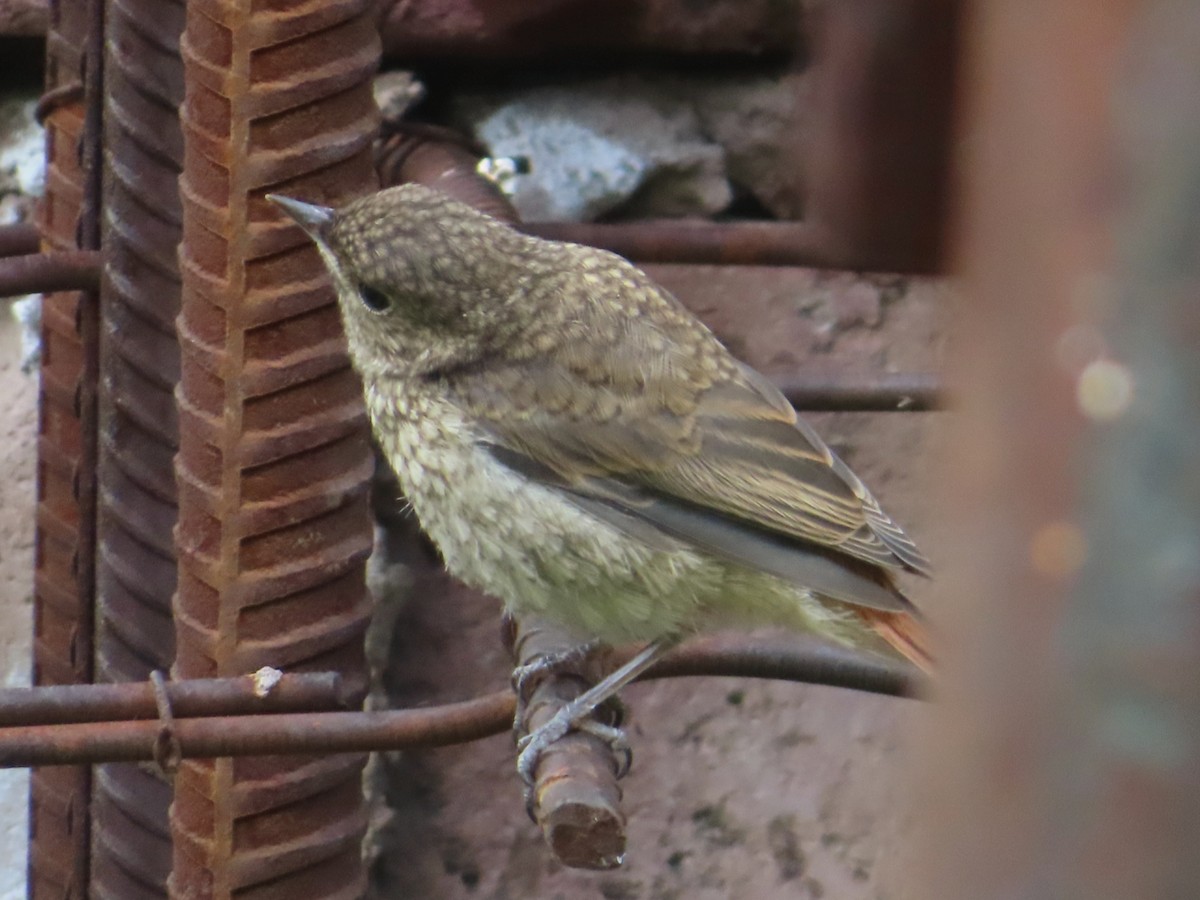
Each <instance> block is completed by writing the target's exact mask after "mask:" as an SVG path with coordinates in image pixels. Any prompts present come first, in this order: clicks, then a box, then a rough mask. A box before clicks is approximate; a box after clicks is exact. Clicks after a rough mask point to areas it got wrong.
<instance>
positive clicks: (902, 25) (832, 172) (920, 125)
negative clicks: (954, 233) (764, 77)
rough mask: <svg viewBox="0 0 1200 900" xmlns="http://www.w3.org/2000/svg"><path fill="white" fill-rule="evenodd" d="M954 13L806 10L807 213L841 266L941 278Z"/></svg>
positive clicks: (888, 2) (877, 5) (922, 6)
mask: <svg viewBox="0 0 1200 900" xmlns="http://www.w3.org/2000/svg"><path fill="white" fill-rule="evenodd" d="M962 6H963V4H962V3H961V2H960V0H850V2H843V3H823V4H814V5H813V6H812V9H811V15H810V19H809V23H808V25H809V29H808V30H809V31H810V33H811V41H812V54H813V65H812V68H811V76H812V79H811V84H812V91H813V96H812V100H811V104H812V108H810V109H809V110H808V111H807V112H808V116H809V117H810V121H811V123H812V125H811V134H810V135H809V137H808V140H807V142H806V147H805V149H806V150H807V153H806V154H805V158H803V159H802V160H801V161H800V165H802V166H803V167H804V180H805V188H806V189H805V194H806V197H807V206H806V210H805V214H806V217H807V218H808V220H809V221H811V222H814V223H817V224H819V225H820V226H822V227H823V228H824V233H825V236H826V237H825V246H826V247H827V248H828V250H829V251H830V252H831V253H832V255H833V258H834V259H841V260H845V261H846V265H845V267H846V268H855V269H861V268H866V267H868V266H869V267H870V268H875V269H881V270H884V271H896V272H915V273H932V272H939V271H944V269H945V259H944V256H945V254H944V252H943V249H944V244H945V235H946V224H947V220H948V215H947V213H948V206H949V197H950V189H951V185H952V179H951V177H950V170H951V165H950V163H951V158H952V150H953V147H954V143H953V136H952V133H951V132H952V128H951V126H952V114H953V111H954V90H955V84H956V74H957V59H958V51H959V48H958V44H957V36H958V23H959V19H960V18H961V13H960V9H961V7H962Z"/></svg>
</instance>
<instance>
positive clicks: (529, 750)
mask: <svg viewBox="0 0 1200 900" xmlns="http://www.w3.org/2000/svg"><path fill="white" fill-rule="evenodd" d="M594 711H595V708H594V707H593V706H591V705H590V704H580V703H576V702H571V703H568V704H567V705H566V706H564V707H562V709H560V710H559V711H558V712H556V713H555V714H554V715H553V716H552V717H551V718H550V719H549V720H548V721H546V722H545V723H543V724H542V725H541V726H540V727H539V728H537V729H536V730H535V731H534V732H533V733H531V734H528V735H526V736H525V737H523V738H521V740H520V741H518V742H517V751H518V753H517V772H518V773H519V774H520V776H521V780H522V781H523V782H525V798H526V801H527V805H528V801H529V800H530V798H531V794H532V791H533V788H534V782H535V780H536V779H535V777H534V776H535V773H536V772H537V765H538V761H539V760H540V759H541V756H542V754H543V753H545V752H546V750H548V749H549V748H550V746H551V745H552V744H554V743H555V742H557V741H559V740H561V739H562V738H564V737H566V736H567V735H568V734H570V733H571V732H572V731H581V732H584V733H586V734H590V735H594V736H595V737H598V738H600V740H602V741H604V742H605V743H607V744H608V746H609V747H610V748H611V749H612V751H613V757H614V759H616V761H617V763H616V766H617V768H616V772H615V773H614V775H615V777H617V778H624V777H625V775H626V773H628V772H629V767H630V764H631V763H632V762H633V750H632V749H631V748H630V746H629V741H628V740H627V739H626V737H625V732H623V731H622V730H621V729H620V728H617V727H616V726H614V725H606V724H604V723H603V722H597V721H596V720H595V719H593V718H591V715H592V713H593V712H594Z"/></svg>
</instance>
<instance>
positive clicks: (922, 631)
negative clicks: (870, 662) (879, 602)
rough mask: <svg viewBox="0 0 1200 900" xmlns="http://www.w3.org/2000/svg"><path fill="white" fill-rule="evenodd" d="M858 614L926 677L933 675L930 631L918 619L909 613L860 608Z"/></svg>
mask: <svg viewBox="0 0 1200 900" xmlns="http://www.w3.org/2000/svg"><path fill="white" fill-rule="evenodd" d="M857 612H858V613H859V614H860V615H861V616H862V617H863V618H864V619H865V620H866V621H867V624H868V625H870V626H871V628H873V629H874V630H875V632H876V634H878V635H879V636H880V637H882V638H883V639H884V640H885V641H887V642H888V644H890V645H891V646H892V647H893V648H894V649H895V650H896V652H897V653H899V654H900V655H901V656H903V657H904V658H905V659H907V660H908V661H909V662H911V663H912V664H913V665H914V666H916V667H917V668H918V669H920V670H921V671H922V672H924V673H925V674H926V675H932V674H933V653H932V651H931V649H930V645H931V643H932V641H931V640H930V637H929V632H928V630H927V629H926V628H925V626H924V625H922V624H921V622H920V621H919V620H918V619H917V618H915V617H914V616H911V615H909V614H908V613H903V612H884V611H882V610H878V609H869V608H859V609H858V610H857Z"/></svg>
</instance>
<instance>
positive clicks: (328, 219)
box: [267, 194, 333, 239]
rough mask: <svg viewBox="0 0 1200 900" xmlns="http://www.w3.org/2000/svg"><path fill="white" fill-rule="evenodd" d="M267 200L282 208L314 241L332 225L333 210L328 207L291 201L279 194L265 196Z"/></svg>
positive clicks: (301, 201)
mask: <svg viewBox="0 0 1200 900" xmlns="http://www.w3.org/2000/svg"><path fill="white" fill-rule="evenodd" d="M267 199H268V200H270V201H271V202H272V203H274V204H275V205H276V206H278V207H280V208H282V209H283V211H284V212H285V213H287V214H288V215H289V216H291V217H292V219H294V220H295V222H296V224H297V225H299V226H300V227H301V228H303V229H304V230H305V231H307V232H308V233H309V235H310V236H311V237H313V238H314V239H320V238H321V237H323V236H324V234H325V232H326V231H327V230H328V229H329V226H330V225H332V224H333V210H332V209H330V208H329V207H328V206H317V205H316V204H315V203H305V202H304V201H303V200H293V199H292V198H291V197H283V196H280V195H279V194H267Z"/></svg>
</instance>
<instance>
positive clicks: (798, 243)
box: [521, 219, 890, 269]
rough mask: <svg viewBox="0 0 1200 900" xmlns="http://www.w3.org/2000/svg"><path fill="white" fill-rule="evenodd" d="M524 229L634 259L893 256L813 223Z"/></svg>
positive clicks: (837, 261)
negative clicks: (844, 241)
mask: <svg viewBox="0 0 1200 900" xmlns="http://www.w3.org/2000/svg"><path fill="white" fill-rule="evenodd" d="M521 230H522V231H524V232H526V233H528V234H533V235H536V236H537V237H544V238H549V239H550V240H554V241H569V242H571V243H574V244H587V245H589V246H592V247H599V248H601V249H602V250H611V251H612V252H613V253H617V254H620V255H621V256H624V257H625V258H626V259H629V260H631V261H633V262H636V263H712V264H717V265H724V266H735V265H741V266H811V267H814V268H829V269H834V268H843V269H851V268H852V269H883V268H887V263H888V262H890V260H888V259H887V257H886V256H878V255H877V256H875V257H872V256H871V255H870V254H867V253H862V252H859V251H858V249H857V248H855V247H853V246H851V245H845V246H840V245H838V244H837V243H836V242H835V241H834V240H833V239H832V236H831V235H830V233H829V231H828V230H827V229H826V228H825V227H823V226H821V225H816V224H813V223H810V222H749V221H747V222H710V221H708V220H689V219H643V220H641V221H637V222H532V223H526V224H524V225H522V226H521Z"/></svg>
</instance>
